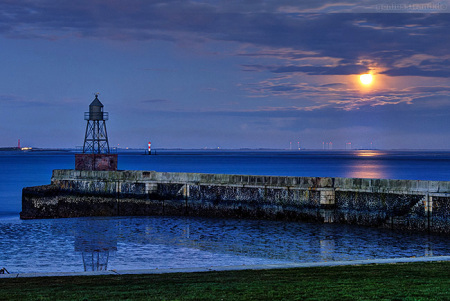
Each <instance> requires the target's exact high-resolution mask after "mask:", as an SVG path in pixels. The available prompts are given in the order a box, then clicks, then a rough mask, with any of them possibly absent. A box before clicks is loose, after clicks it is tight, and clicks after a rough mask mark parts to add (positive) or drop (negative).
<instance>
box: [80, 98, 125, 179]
mask: <svg viewBox="0 0 450 301" xmlns="http://www.w3.org/2000/svg"><path fill="white" fill-rule="evenodd" d="M108 117H109V115H108V112H103V104H102V103H101V102H100V100H99V99H98V94H95V99H94V100H93V101H92V102H91V104H90V105H89V112H85V113H84V120H87V124H86V133H85V135H84V143H83V153H82V154H75V169H76V170H103V171H105V170H117V154H111V153H110V150H109V141H108V132H107V131H106V120H108Z"/></svg>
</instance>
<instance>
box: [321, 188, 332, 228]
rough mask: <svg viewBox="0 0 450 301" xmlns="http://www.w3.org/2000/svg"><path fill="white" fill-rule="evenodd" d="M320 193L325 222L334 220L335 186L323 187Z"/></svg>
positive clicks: (322, 214)
mask: <svg viewBox="0 0 450 301" xmlns="http://www.w3.org/2000/svg"><path fill="white" fill-rule="evenodd" d="M319 193H320V196H319V198H320V215H321V216H322V218H323V222H324V223H333V222H334V207H335V204H336V192H335V190H334V188H331V189H321V190H319Z"/></svg>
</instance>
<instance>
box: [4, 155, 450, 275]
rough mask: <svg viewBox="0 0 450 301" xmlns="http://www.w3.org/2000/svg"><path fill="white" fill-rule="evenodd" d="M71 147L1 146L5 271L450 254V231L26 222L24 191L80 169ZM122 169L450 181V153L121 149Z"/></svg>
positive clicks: (136, 220)
mask: <svg viewBox="0 0 450 301" xmlns="http://www.w3.org/2000/svg"><path fill="white" fill-rule="evenodd" d="M74 153H75V151H71V150H63V151H61V150H59V151H57V150H47V151H45V150H40V151H1V152H0V250H1V252H0V269H1V268H3V267H5V268H6V269H7V270H8V271H9V272H10V273H29V272H78V271H94V270H130V269H162V268H185V267H209V266H231V265H233V266H235V265H253V264H280V263H298V262H319V261H340V260H360V259H375V258H399V257H423V256H441V255H450V242H449V241H448V239H447V237H445V236H440V235H432V234H427V233H409V232H397V231H391V230H386V229H375V228H368V227H358V226H349V225H337V224H317V223H299V222H285V221H283V222H281V221H258V220H241V219H216V218H200V217H170V216H149V217H90V218H69V219H44V220H20V218H19V212H20V210H21V192H22V188H23V187H29V186H37V185H45V184H49V183H50V178H51V174H52V170H54V169H73V168H74V163H75V162H74V161H75V158H74ZM118 165H119V166H118V168H119V169H122V170H155V171H161V172H162V171H164V172H197V173H220V174H245V175H277V176H307V177H352V178H383V179H409V180H435V181H450V151H407V150H390V151H385V150H346V151H337V150H336V151H333V150H295V151H294V150H156V151H153V154H152V155H151V156H149V155H145V152H144V150H129V151H126V150H122V151H119V164H118Z"/></svg>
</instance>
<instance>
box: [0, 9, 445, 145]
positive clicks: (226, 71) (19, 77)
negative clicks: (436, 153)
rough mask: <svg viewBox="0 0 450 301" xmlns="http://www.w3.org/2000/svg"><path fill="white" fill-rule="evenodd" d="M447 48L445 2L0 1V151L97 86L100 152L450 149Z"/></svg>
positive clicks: (72, 128)
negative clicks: (104, 132)
mask: <svg viewBox="0 0 450 301" xmlns="http://www.w3.org/2000/svg"><path fill="white" fill-rule="evenodd" d="M449 49H450V0H445V1H433V0H430V1H421V0H418V1H417V0H410V1H402V0H400V1H382V0H381V1H380V0H377V1H373V0H363V1H346V2H341V1H328V0H314V1H312V0H304V1H300V0H209V1H206V0H186V1H181V0H74V1H60V0H22V1H18V0H0V54H1V55H0V108H1V109H0V120H1V122H0V146H2V147H6V146H15V145H17V141H18V139H21V145H22V146H31V147H50V148H72V147H79V146H82V144H83V141H84V134H85V133H84V131H85V127H86V121H85V120H84V112H86V111H88V108H89V104H90V103H91V102H92V100H93V99H94V97H95V93H100V94H99V99H100V101H101V102H102V103H103V105H104V110H105V111H106V112H109V120H108V121H107V123H106V124H107V129H108V135H109V143H110V145H111V146H119V147H130V148H146V146H147V142H148V141H151V142H152V146H153V148H186V149H190V148H208V149H216V148H221V149H236V148H237V149H239V148H272V149H289V148H293V149H296V148H297V147H298V146H300V148H302V149H322V148H333V149H345V148H347V149H348V148H352V149H359V148H377V149H404V148H407V149H450V51H449ZM362 74H371V75H372V82H371V83H370V84H367V85H365V84H363V83H362V82H361V81H360V75H362Z"/></svg>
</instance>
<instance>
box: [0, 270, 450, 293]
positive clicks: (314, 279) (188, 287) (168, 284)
mask: <svg viewBox="0 0 450 301" xmlns="http://www.w3.org/2000/svg"><path fill="white" fill-rule="evenodd" d="M0 300H450V262H424V263H408V264H383V265H363V266H337V267H317V268H298V269H280V270H258V271H250V270H247V271H226V272H208V273H179V274H163V275H125V276H79V277H42V278H15V279H7V278H4V279H0Z"/></svg>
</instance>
